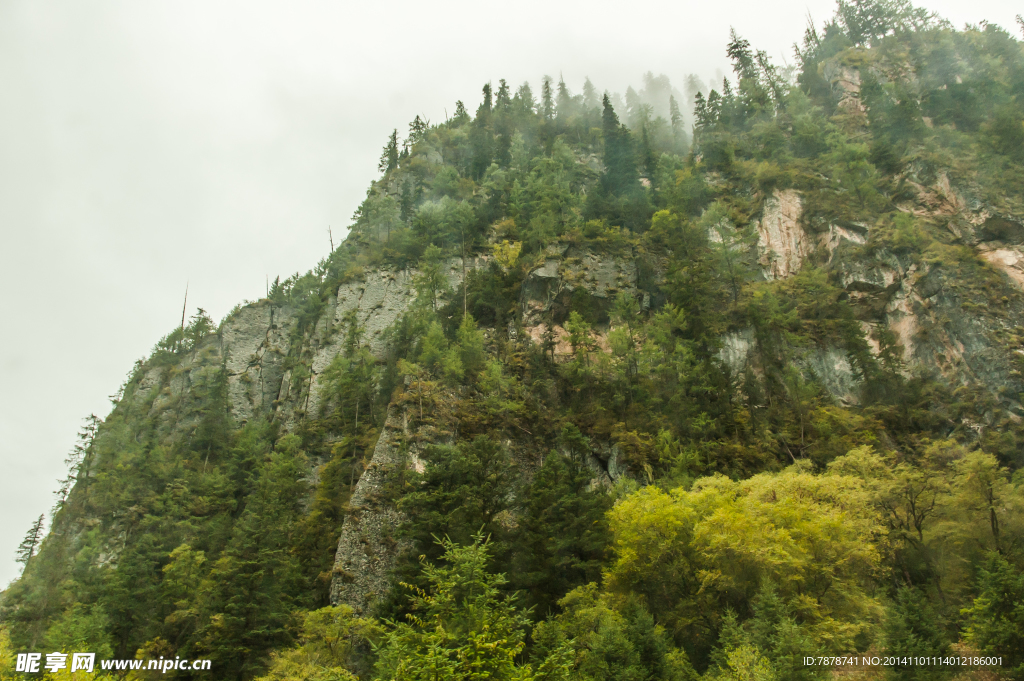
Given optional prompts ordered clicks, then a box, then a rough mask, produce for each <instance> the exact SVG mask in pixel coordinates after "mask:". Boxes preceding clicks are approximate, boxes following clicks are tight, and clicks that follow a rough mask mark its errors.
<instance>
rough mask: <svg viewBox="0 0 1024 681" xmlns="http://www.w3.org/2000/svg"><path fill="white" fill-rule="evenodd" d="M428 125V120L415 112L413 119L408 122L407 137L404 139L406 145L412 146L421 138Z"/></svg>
mask: <svg viewBox="0 0 1024 681" xmlns="http://www.w3.org/2000/svg"><path fill="white" fill-rule="evenodd" d="M429 127H430V122H429V121H425V120H423V119H422V118H420V116H419V114H416V118H414V119H413V121H412V123H410V124H409V139H407V140H406V146H407V147H411V146H414V145H415V144H416V143H417V142H419V141H420V140H421V139H423V135H425V134H426V132H427V128H429Z"/></svg>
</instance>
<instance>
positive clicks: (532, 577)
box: [513, 426, 611, 618]
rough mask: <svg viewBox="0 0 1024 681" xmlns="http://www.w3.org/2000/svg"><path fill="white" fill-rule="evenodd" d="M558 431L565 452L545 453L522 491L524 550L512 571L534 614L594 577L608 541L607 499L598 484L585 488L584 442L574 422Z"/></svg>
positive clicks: (545, 610)
mask: <svg viewBox="0 0 1024 681" xmlns="http://www.w3.org/2000/svg"><path fill="white" fill-rule="evenodd" d="M563 434H564V435H565V437H563V438H561V439H562V441H563V446H564V447H565V449H566V450H567V452H568V453H569V456H568V457H566V456H564V455H563V454H561V453H559V452H551V453H549V454H548V455H547V457H545V459H544V464H543V465H542V466H541V468H540V470H539V471H537V473H536V475H535V476H534V479H533V482H532V484H531V485H530V488H529V491H528V492H527V494H526V503H525V506H526V508H525V509H524V512H523V514H522V517H521V521H520V522H521V530H520V532H521V539H520V542H521V545H522V546H523V549H524V550H522V551H521V553H520V554H519V557H518V562H519V563H520V567H519V569H518V570H516V571H515V572H514V573H513V574H514V575H515V586H516V588H517V589H522V590H523V591H524V592H525V593H527V594H528V599H529V603H530V604H531V605H533V606H534V614H535V615H536V616H537V617H539V618H544V617H546V616H547V615H548V614H549V613H551V612H552V611H554V610H555V609H556V603H557V602H558V600H559V599H560V598H562V597H563V596H564V595H565V594H566V593H567V592H568V591H570V590H572V589H574V588H575V587H577V586H580V585H582V584H586V583H588V582H591V581H596V580H599V579H600V576H601V565H602V561H603V559H604V557H605V554H606V552H607V550H608V545H609V541H610V534H609V532H608V523H607V520H606V518H605V512H606V511H607V510H608V509H609V508H610V507H611V498H610V497H609V496H608V495H607V494H606V493H604V491H603V490H602V489H601V488H600V487H598V488H597V489H591V477H592V474H591V473H590V471H589V470H588V469H587V468H586V467H585V465H584V463H583V457H584V456H585V455H586V453H588V452H589V449H590V447H589V443H586V441H585V438H583V437H582V435H580V433H579V430H577V429H576V428H575V426H569V427H568V428H567V429H566V430H565V431H563ZM574 435H575V436H576V437H575V438H574V437H573V436H574ZM580 441H582V442H583V443H584V444H580ZM583 450H586V452H584V451H583Z"/></svg>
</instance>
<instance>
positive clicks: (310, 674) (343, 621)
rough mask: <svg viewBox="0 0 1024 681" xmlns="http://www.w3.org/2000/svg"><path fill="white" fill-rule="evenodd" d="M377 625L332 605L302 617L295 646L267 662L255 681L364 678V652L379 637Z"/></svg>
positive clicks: (341, 607) (312, 680) (350, 680)
mask: <svg viewBox="0 0 1024 681" xmlns="http://www.w3.org/2000/svg"><path fill="white" fill-rule="evenodd" d="M380 633H381V632H380V628H379V625H378V624H377V623H376V622H375V621H373V620H370V619H365V618H360V617H355V616H354V614H353V612H352V609H351V608H350V607H348V606H347V605H336V606H329V607H326V608H321V609H319V610H314V611H312V612H309V613H306V615H305V616H304V618H303V623H302V632H301V633H300V634H299V636H298V641H297V643H298V645H297V646H296V647H294V648H290V649H288V650H285V651H283V652H280V653H275V654H274V655H273V656H272V657H271V659H270V668H269V669H268V670H267V673H266V675H264V676H261V677H259V679H257V681H289V680H291V679H297V678H300V679H304V680H305V681H356V680H357V679H358V678H359V676H357V675H356V674H355V673H353V671H352V670H353V669H355V670H356V671H358V672H361V674H360V676H363V675H365V672H368V671H369V670H368V669H362V668H361V658H363V657H364V655H365V649H366V648H368V647H369V646H370V645H373V644H374V643H375V642H376V641H377V640H378V638H379V636H380Z"/></svg>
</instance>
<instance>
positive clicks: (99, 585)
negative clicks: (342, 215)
mask: <svg viewBox="0 0 1024 681" xmlns="http://www.w3.org/2000/svg"><path fill="white" fill-rule="evenodd" d="M1013 28H1014V31H1016V30H1018V28H1019V29H1022V30H1024V21H1022V22H1021V26H1020V27H1013ZM726 51H727V55H728V57H729V59H730V60H731V61H732V64H733V73H732V74H731V76H730V77H727V78H725V79H724V80H723V82H722V83H720V84H716V86H715V87H714V88H710V87H707V85H704V84H700V83H697V82H695V81H694V82H690V83H687V85H686V88H685V89H686V91H687V96H685V97H684V99H683V101H679V99H678V98H677V95H679V92H678V91H676V90H674V89H673V88H672V87H671V85H670V84H669V83H668V80H667V79H666V78H664V77H661V78H655V77H653V76H648V77H647V78H646V79H645V84H644V87H643V88H642V89H641V91H639V92H637V91H634V90H632V89H630V90H629V91H627V93H626V95H625V97H624V98H619V97H617V96H615V95H611V94H609V93H601V92H598V91H597V89H596V88H595V87H594V85H593V84H591V83H590V81H589V80H588V81H587V82H586V83H585V84H584V85H583V86H582V92H581V93H575V94H574V93H573V91H572V90H571V89H570V87H569V86H567V84H566V83H565V82H564V81H561V80H560V81H558V82H557V83H556V82H555V81H554V80H552V79H545V80H544V81H543V82H542V83H541V84H540V88H539V91H538V92H536V93H535V92H534V90H533V89H532V88H531V86H530V85H529V84H527V83H524V84H522V85H520V86H518V87H514V86H511V85H509V84H508V83H506V82H505V81H504V80H499V81H498V82H497V84H496V85H495V84H493V83H489V84H487V85H485V86H484V87H483V93H482V95H483V96H482V100H481V102H480V104H479V106H478V107H477V108H476V110H475V112H474V113H473V114H471V113H470V110H468V109H467V107H466V105H464V104H463V103H462V102H458V103H457V104H456V106H455V109H454V115H453V116H452V117H451V118H449V119H448V120H446V121H444V122H442V123H432V122H428V121H426V120H423V119H421V118H420V117H417V118H416V119H415V120H414V121H413V122H412V123H411V124H410V125H409V126H408V130H407V132H404V134H400V133H399V131H398V130H397V129H396V130H395V132H394V133H392V135H391V136H390V138H389V139H388V140H386V144H385V145H384V149H383V152H382V155H381V159H380V166H379V170H380V173H381V176H380V178H379V179H378V180H376V181H375V182H373V184H372V186H371V187H370V189H369V190H368V192H367V195H366V199H365V201H364V202H363V203H362V205H361V206H360V207H359V209H358V211H357V212H356V214H355V216H354V218H353V224H352V226H351V230H350V233H349V235H348V237H347V238H346V239H345V241H344V242H343V243H342V244H340V245H339V246H338V247H337V248H336V249H335V250H333V252H332V253H330V255H329V256H327V257H326V258H325V259H324V260H322V261H321V262H320V263H319V264H318V265H317V266H316V267H315V268H314V269H313V270H312V271H310V272H308V273H306V274H304V275H299V274H297V275H295V276H293V277H290V278H288V279H286V280H284V281H281V280H278V281H275V282H273V285H272V287H270V288H269V290H268V293H267V297H266V298H264V299H261V300H259V301H255V302H252V303H247V304H246V305H244V306H239V307H238V308H236V310H234V311H233V312H232V313H231V314H230V315H228V317H227V318H226V319H225V320H224V321H223V322H221V324H220V325H217V324H216V323H215V322H213V321H212V320H211V319H210V318H209V316H208V315H207V314H206V313H205V312H204V311H202V310H199V311H198V312H197V313H196V314H195V315H194V316H193V317H192V318H191V319H190V320H189V321H187V322H186V323H183V324H182V325H181V326H180V327H179V328H176V329H175V330H173V331H172V332H171V333H169V334H168V335H167V336H166V337H164V338H163V339H162V340H160V342H159V343H158V344H157V345H156V347H155V348H154V350H153V353H152V355H151V356H150V357H149V358H147V359H145V360H140V361H139V362H138V363H137V365H136V367H135V369H134V370H133V372H132V373H131V374H130V375H129V376H128V378H127V379H126V381H125V383H124V385H123V386H122V388H121V390H120V391H119V392H118V394H117V395H115V396H114V397H113V402H114V406H113V409H112V411H111V413H110V414H109V415H108V416H107V417H106V418H104V419H98V418H95V417H93V418H91V419H90V420H89V421H88V422H87V424H86V426H85V428H84V429H83V431H82V434H81V438H80V442H79V443H78V445H77V446H76V447H75V448H74V450H73V451H72V453H71V455H70V456H69V459H68V465H69V474H68V477H67V478H66V479H65V480H64V481H62V482H61V487H60V490H59V491H58V493H57V502H56V506H55V508H54V512H53V516H52V521H51V522H50V523H49V525H50V527H49V530H48V531H45V530H46V528H45V527H44V521H45V518H41V519H40V521H39V522H37V523H36V524H35V525H34V526H33V527H32V528H30V529H29V532H28V534H27V536H26V539H25V542H24V543H23V544H22V546H21V547H20V549H19V553H18V557H19V560H20V561H21V562H22V563H23V564H24V571H23V573H22V576H21V577H20V578H19V579H18V580H16V581H15V582H14V583H12V584H11V585H10V586H9V587H8V588H7V590H6V591H4V592H3V594H2V596H0V679H16V678H23V675H22V674H20V673H15V672H14V671H12V670H13V669H14V663H13V658H14V655H15V653H17V652H23V651H45V652H50V651H61V650H63V651H65V652H78V651H92V652H96V653H97V655H98V657H118V658H136V657H137V658H147V659H149V658H154V659H155V658H158V657H161V656H164V657H168V658H174V657H182V658H208V659H210V660H212V671H209V672H182V671H176V672H175V671H172V672H169V673H166V674H162V673H161V674H158V673H154V672H146V671H141V672H130V673H127V676H125V674H126V673H125V672H118V673H117V674H116V675H117V676H119V677H121V678H132V679H148V678H157V677H158V676H160V677H166V678H181V679H191V678H197V679H198V678H207V679H210V678H216V679H239V680H248V679H257V678H258V679H263V680H285V679H294V680H299V679H303V680H308V681H313V680H316V681H328V680H345V679H347V680H350V681H351V680H353V679H360V680H363V679H367V680H368V679H409V680H412V679H424V680H426V679H484V678H487V679H523V680H526V679H536V680H538V681H539V680H541V679H543V680H556V679H558V680H569V679H573V680H577V679H578V680H587V681H590V680H595V681H596V680H598V679H616V680H619V679H621V680H630V681H648V680H651V681H653V680H670V679H671V680H680V681H681V680H684V679H685V680H696V679H707V680H708V681H711V680H715V681H718V680H722V681H724V680H727V679H736V680H740V679H743V680H754V679H756V680H758V681H768V680H773V679H774V680H778V681H783V680H790V679H792V680H808V681H810V680H812V679H827V678H832V677H833V676H838V675H839V673H840V672H844V673H847V674H848V675H850V676H851V678H853V677H857V678H877V679H883V678H884V679H952V678H961V679H967V678H972V679H973V678H978V679H981V678H993V676H991V675H992V674H996V675H1003V676H1005V677H1007V678H1014V679H1024V472H1022V471H1024V449H1022V444H1024V439H1022V438H1024V422H1022V418H1024V406H1022V402H1024V400H1022V393H1024V374H1022V372H1024V293H1022V286H1024V247H1022V246H1020V245H1021V244H1024V181H1022V178H1024V43H1022V42H1021V41H1020V40H1018V39H1017V38H1016V37H1014V36H1013V35H1011V34H1010V33H1009V32H1008V31H1007V30H1005V29H1003V28H1000V27H998V26H995V25H992V24H983V25H980V26H967V27H964V28H963V29H962V30H958V29H955V28H954V27H952V26H950V25H949V24H948V23H947V22H944V21H943V20H942V19H941V18H939V17H937V16H935V15H933V14H931V13H929V12H927V11H925V10H922V9H919V8H915V7H913V6H911V5H910V4H909V3H907V2H906V1H905V0H851V1H850V2H846V1H845V0H841V1H840V3H839V5H838V9H837V12H836V14H835V16H834V17H833V18H832V19H831V20H829V21H827V22H825V24H824V25H823V26H815V25H809V26H808V27H807V29H806V33H805V37H804V39H803V41H802V44H801V45H799V46H798V47H797V49H796V54H797V58H798V59H797V63H796V66H795V67H794V68H782V67H780V66H777V65H775V64H774V63H773V62H772V61H771V60H770V59H769V58H768V56H767V55H766V54H765V53H764V52H761V51H758V50H757V49H756V48H755V47H753V46H751V45H750V44H749V43H748V42H747V41H746V40H744V39H743V38H742V37H741V36H739V35H737V34H735V33H733V34H732V36H731V40H730V42H729V43H728V45H727V46H726ZM691 95H692V99H691V97H690V96H691ZM687 100H689V101H687ZM1018 264H1020V266H1018ZM375 291H384V293H381V294H380V298H379V300H378V302H373V301H371V300H370V299H371V297H372V296H373V295H376V293H374V292H375ZM395 291H397V293H395ZM389 296H398V297H389ZM396 300H400V301H404V302H401V304H399V303H397V302H394V301H396ZM245 343H250V345H245ZM250 346H251V347H250ZM360 561H362V562H360ZM364 564H365V565H367V566H370V567H367V568H365V569H363V568H359V569H356V568H353V567H352V566H353V565H364ZM368 575H372V576H373V578H372V579H370V577H369V576H368ZM855 654H857V655H858V656H859V655H877V656H886V655H892V656H899V657H900V658H901V660H897V662H896V663H895V664H890V665H888V666H884V665H882V666H877V667H871V668H859V667H858V668H857V669H856V670H853V671H850V670H843V669H842V667H841V666H836V665H835V664H833V663H824V664H811V665H808V664H806V663H805V658H806V657H808V656H848V655H850V656H852V655H855ZM979 656H983V657H987V656H995V657H998V658H999V660H1000V664H999V665H997V666H995V667H985V668H984V670H983V671H978V670H977V669H975V667H977V665H975V664H972V665H971V666H969V667H961V666H952V665H948V664H941V663H937V662H934V661H931V662H928V663H926V664H922V663H920V661H918V663H915V662H914V661H913V660H909V661H908V660H907V659H906V658H908V657H920V658H925V657H927V658H929V660H932V659H933V658H934V659H945V660H952V659H954V657H955V659H957V660H959V659H961V657H971V658H974V657H979ZM858 659H859V658H858ZM106 673H109V672H106ZM103 674H104V672H97V673H96V674H95V676H102V675H103ZM986 674H987V676H986ZM858 675H859V676H858ZM30 676H34V675H25V676H24V677H25V678H27V677H30ZM51 676H53V677H55V678H74V675H72V674H70V673H66V670H65V671H63V672H60V673H57V674H51ZM90 676H93V675H90ZM83 678H84V676H83Z"/></svg>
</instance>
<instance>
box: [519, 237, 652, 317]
mask: <svg viewBox="0 0 1024 681" xmlns="http://www.w3.org/2000/svg"><path fill="white" fill-rule="evenodd" d="M619 291H626V292H627V293H629V294H630V295H634V296H636V297H637V299H638V300H640V299H641V298H642V297H643V293H641V292H640V291H639V290H638V288H637V266H636V263H635V262H634V261H633V259H632V258H622V257H616V256H610V255H604V254H597V253H593V252H591V251H588V250H583V249H576V248H570V249H568V250H567V251H566V255H565V257H564V258H563V259H555V258H549V259H547V260H545V261H544V263H543V264H542V265H541V266H540V267H538V268H536V269H534V270H533V271H531V272H530V273H529V274H528V275H527V277H526V280H525V281H524V282H523V289H522V301H521V302H522V309H523V325H524V326H525V327H527V332H528V333H530V335H531V336H534V335H535V334H536V328H537V326H538V324H541V323H543V324H550V323H553V324H556V325H559V326H560V325H561V324H562V323H563V322H564V321H565V320H566V319H568V317H569V311H570V309H571V308H572V306H573V305H572V303H573V298H574V296H584V297H585V299H586V302H587V303H588V304H589V306H590V307H591V308H592V309H593V311H594V314H595V316H596V317H599V318H600V317H604V318H605V319H607V312H608V309H609V308H610V307H611V301H612V299H613V298H614V297H615V296H616V295H617V294H618V292H619Z"/></svg>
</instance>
